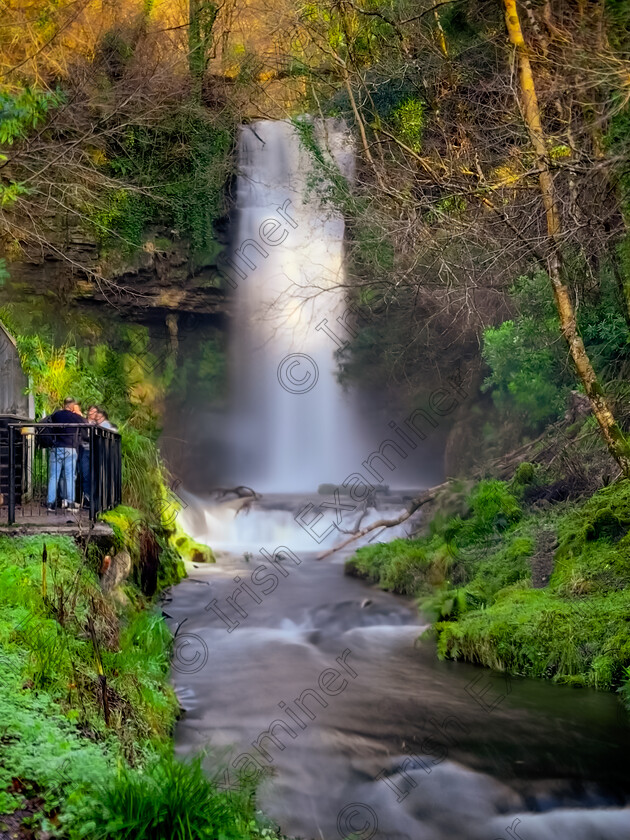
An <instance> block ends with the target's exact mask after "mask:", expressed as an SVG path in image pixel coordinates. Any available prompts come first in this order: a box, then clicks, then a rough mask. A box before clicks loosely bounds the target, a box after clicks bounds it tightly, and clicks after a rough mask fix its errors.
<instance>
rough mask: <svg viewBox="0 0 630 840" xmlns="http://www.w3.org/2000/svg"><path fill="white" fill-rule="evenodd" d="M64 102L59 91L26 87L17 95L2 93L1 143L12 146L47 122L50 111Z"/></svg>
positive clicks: (0, 112) (0, 95)
mask: <svg viewBox="0 0 630 840" xmlns="http://www.w3.org/2000/svg"><path fill="white" fill-rule="evenodd" d="M62 101H63V97H62V94H61V93H60V92H58V91H56V92H52V91H41V90H35V89H34V88H30V87H26V88H24V89H23V90H20V91H18V92H17V93H11V92H9V91H7V90H4V91H0V143H1V144H3V145H9V146H10V145H11V144H12V143H14V142H15V141H16V140H19V139H21V138H23V137H26V135H27V134H28V133H29V131H32V130H33V129H36V128H39V127H40V126H41V125H42V124H43V123H44V121H45V119H46V116H47V114H48V111H49V110H50V109H51V108H56V107H58V106H59V105H60V104H61V102H62Z"/></svg>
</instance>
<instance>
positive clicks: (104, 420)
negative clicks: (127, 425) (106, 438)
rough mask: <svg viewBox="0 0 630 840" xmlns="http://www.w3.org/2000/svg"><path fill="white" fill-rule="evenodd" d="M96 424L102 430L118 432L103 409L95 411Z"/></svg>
mask: <svg viewBox="0 0 630 840" xmlns="http://www.w3.org/2000/svg"><path fill="white" fill-rule="evenodd" d="M96 422H97V423H98V425H99V426H100V427H101V428H102V429H109V430H110V431H112V432H117V431H118V426H114V424H113V423H112V422H111V420H110V419H109V414H108V413H107V412H106V411H105V409H104V408H98V409H97V413H96Z"/></svg>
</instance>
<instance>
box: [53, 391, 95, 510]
mask: <svg viewBox="0 0 630 840" xmlns="http://www.w3.org/2000/svg"><path fill="white" fill-rule="evenodd" d="M75 404H76V400H74V399H73V398H72V397H66V399H65V400H64V403H63V408H61V409H59V410H58V411H55V412H54V413H53V414H51V416H50V418H49V423H51V424H52V425H54V426H58V427H59V428H57V429H55V430H54V432H52V440H53V442H52V446H51V447H50V449H49V451H50V454H49V456H48V497H47V507H48V510H49V511H54V510H55V507H56V502H57V491H58V489H59V482H60V480H61V477H62V476H63V477H64V479H65V493H64V498H63V499H62V502H61V504H62V507H67V508H70V509H71V510H75V509H77V508H79V505H78V504H77V503H76V502H75V499H74V496H75V477H76V473H77V450H78V448H79V443H80V435H79V432H80V429H79V428H78V426H77V425H76V424H86V423H87V421H86V419H85V418H84V417H82V416H81V415H80V414H76V413H75V412H74V411H73V408H74V406H75ZM64 424H72V425H64Z"/></svg>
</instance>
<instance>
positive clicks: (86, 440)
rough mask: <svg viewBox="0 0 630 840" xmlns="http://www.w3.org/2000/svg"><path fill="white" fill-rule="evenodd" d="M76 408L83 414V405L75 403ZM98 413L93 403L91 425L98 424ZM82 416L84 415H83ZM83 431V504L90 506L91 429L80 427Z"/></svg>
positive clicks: (89, 417)
mask: <svg viewBox="0 0 630 840" xmlns="http://www.w3.org/2000/svg"><path fill="white" fill-rule="evenodd" d="M74 410H75V411H77V412H78V413H79V414H81V407H80V405H79V404H78V403H75V406H74ZM97 414H98V406H96V405H91V406H90V407H89V408H88V410H87V417H86V419H87V423H88V425H89V426H95V425H96V416H97ZM81 416H82V415H81ZM79 431H80V432H81V436H80V441H79V453H78V456H77V457H78V461H79V475H80V476H81V491H82V493H83V506H84V507H89V506H90V430H89V429H80V430H79Z"/></svg>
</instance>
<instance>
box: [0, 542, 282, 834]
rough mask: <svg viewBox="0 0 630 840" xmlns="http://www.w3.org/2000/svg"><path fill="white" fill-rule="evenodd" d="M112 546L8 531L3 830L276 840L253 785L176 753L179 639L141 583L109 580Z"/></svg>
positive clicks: (2, 586) (1, 547)
mask: <svg viewBox="0 0 630 840" xmlns="http://www.w3.org/2000/svg"><path fill="white" fill-rule="evenodd" d="M103 553H104V552H103V551H102V550H101V549H99V548H98V546H96V545H94V544H90V543H88V544H87V545H86V546H84V547H83V548H81V547H80V546H79V545H77V543H75V542H74V541H73V540H71V539H70V538H69V537H59V536H55V537H52V536H50V535H42V536H38V537H22V538H20V537H17V538H12V537H0V651H1V655H0V837H3V838H4V837H6V838H9V837H11V838H20V840H35V838H39V840H45V838H52V837H55V838H68V840H78V838H88V837H89V838H100V839H101V840H108V838H114V837H115V838H117V839H118V838H134V840H135V839H136V838H158V837H159V838H163V837H169V838H182V839H183V838H190V840H192V838H215V837H217V836H219V835H220V836H222V837H225V838H234V840H237V838H238V839H239V840H241V838H247V839H248V840H249V839H250V838H251V840H258V839H259V838H275V837H277V836H278V835H277V834H276V832H275V831H274V830H273V829H272V828H271V827H270V826H268V825H267V824H266V823H265V822H264V821H263V820H262V818H261V816H260V814H258V813H257V811H256V806H255V801H254V788H253V786H252V784H251V783H249V784H247V783H245V782H244V781H240V780H239V779H238V778H237V779H236V784H233V785H232V788H231V789H230V790H229V791H225V790H219V789H218V788H217V786H216V785H215V784H213V783H212V782H210V781H208V780H207V779H206V777H205V776H204V773H203V771H202V770H201V766H200V760H199V759H195V760H192V761H190V762H187V763H180V762H177V761H175V759H174V757H173V742H172V734H173V728H174V725H175V721H176V720H177V718H178V716H179V714H180V709H179V704H178V701H177V698H176V696H175V693H174V691H173V689H172V687H171V685H170V683H169V670H170V658H171V651H172V646H173V635H172V634H171V632H170V631H169V629H168V627H167V625H166V623H165V621H164V618H163V615H162V613H161V611H160V609H159V607H158V606H157V604H156V603H155V601H154V600H152V599H151V598H148V597H147V596H146V595H144V594H143V593H142V591H141V589H140V588H139V587H138V586H137V585H136V584H135V583H134V582H132V579H126V580H124V581H123V582H121V583H119V585H116V586H113V587H111V588H109V587H104V586H102V583H103V581H102V580H99V569H100V567H101V563H102V555H103ZM160 579H161V580H162V581H163V580H164V579H163V578H162V577H161V578H160ZM177 579H179V578H177ZM171 582H175V580H171ZM104 589H108V591H104Z"/></svg>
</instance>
